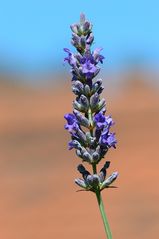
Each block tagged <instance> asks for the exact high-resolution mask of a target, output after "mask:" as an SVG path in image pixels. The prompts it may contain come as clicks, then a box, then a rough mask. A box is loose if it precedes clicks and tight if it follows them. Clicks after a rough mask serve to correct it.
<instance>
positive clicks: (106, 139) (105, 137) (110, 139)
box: [99, 128, 117, 148]
mask: <svg viewBox="0 0 159 239" xmlns="http://www.w3.org/2000/svg"><path fill="white" fill-rule="evenodd" d="M99 143H100V145H101V146H103V147H104V148H107V147H109V148H110V147H114V148H116V146H115V145H116V143H117V141H116V138H115V133H110V132H109V130H108V128H106V129H105V130H104V131H103V132H102V134H101V137H100V139H99Z"/></svg>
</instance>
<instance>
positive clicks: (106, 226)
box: [95, 190, 112, 239]
mask: <svg viewBox="0 0 159 239" xmlns="http://www.w3.org/2000/svg"><path fill="white" fill-rule="evenodd" d="M95 193H96V196H97V201H98V205H99V209H100V213H101V216H102V219H103V224H104V229H105V232H106V235H107V238H108V239H112V234H111V230H110V227H109V223H108V219H107V216H106V214H105V210H104V204H103V200H102V196H101V192H100V191H99V190H98V191H96V192H95Z"/></svg>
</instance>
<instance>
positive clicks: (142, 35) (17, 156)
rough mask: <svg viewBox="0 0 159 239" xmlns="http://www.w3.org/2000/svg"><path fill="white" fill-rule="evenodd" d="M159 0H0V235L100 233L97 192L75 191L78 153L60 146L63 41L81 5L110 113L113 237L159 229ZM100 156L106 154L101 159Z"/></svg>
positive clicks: (38, 238)
mask: <svg viewBox="0 0 159 239" xmlns="http://www.w3.org/2000/svg"><path fill="white" fill-rule="evenodd" d="M158 9H159V2H158V1H157V0H156V1H155V0H151V1H143V0H141V1H137V0H134V1H124V0H121V1H106V0H101V1H93V0H87V1H80V2H75V1H73V0H68V1H60V0H59V1H56V2H55V1H50V0H45V1H43V0H41V1H39V0H38V1H37V0H32V1H31V0H27V1H26V0H23V1H19V0H14V1H13V0H12V1H11V0H5V1H1V7H0V238H2V239H21V238H22V239H28V238H29V239H44V238H47V239H51V238H57V239H62V238H66V239H67V238H69V239H71V238H72V239H73V238H76V239H78V238H88V239H89V238H91V239H97V238H105V235H104V229H103V225H102V220H101V218H100V214H99V211H98V207H97V203H96V198H95V196H94V195H93V194H91V193H84V192H78V193H77V192H76V191H77V190H78V188H77V187H76V185H74V178H76V177H78V176H79V174H78V172H77V171H76V167H77V164H79V163H80V161H79V159H78V158H77V157H76V156H75V153H74V152H73V151H71V152H70V151H69V152H68V150H67V142H68V140H69V135H68V133H67V132H65V131H64V128H63V125H64V123H65V122H64V119H63V115H64V114H65V113H67V112H71V111H72V100H73V98H74V96H73V94H72V93H71V82H70V79H71V75H70V73H69V67H68V66H66V65H64V63H63V58H64V56H65V54H64V53H63V48H64V47H67V48H70V49H72V50H73V48H72V47H71V45H70V38H71V31H70V28H69V26H70V24H72V23H75V22H78V20H79V15H80V13H81V12H84V13H85V14H86V16H87V18H88V19H89V20H90V21H91V22H92V23H93V26H94V28H93V29H94V35H95V44H94V47H97V46H98V47H101V46H102V47H103V55H104V56H105V58H106V59H105V61H104V65H103V66H102V67H103V68H102V71H101V73H100V77H102V79H103V82H104V85H105V91H104V93H103V97H105V98H106V99H107V114H111V115H112V117H113V119H114V120H115V122H116V125H115V126H114V131H115V132H116V136H117V139H118V146H117V149H116V150H113V149H112V150H110V151H109V153H108V154H107V156H106V159H107V160H111V167H110V169H109V174H110V173H111V172H112V171H119V178H118V180H117V181H116V182H115V186H117V187H118V188H116V189H109V190H105V191H103V198H104V203H105V208H106V212H107V215H108V218H109V221H110V225H111V228H112V232H113V238H114V239H120V238H122V239H126V238H129V239H141V238H142V239H147V238H150V237H151V238H154V239H155V238H156V239H157V238H158V235H159V207H158V201H159V190H158V167H159V161H158V158H159V151H158V143H159V30H158V22H159V14H158ZM102 163H103V162H102Z"/></svg>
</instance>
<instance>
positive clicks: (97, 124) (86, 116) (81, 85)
mask: <svg viewBox="0 0 159 239" xmlns="http://www.w3.org/2000/svg"><path fill="white" fill-rule="evenodd" d="M71 30H72V40H71V43H72V45H73V46H74V47H75V48H76V50H77V52H76V53H72V52H71V51H70V50H69V49H67V48H64V51H65V52H66V53H67V57H66V58H65V59H64V61H65V62H68V64H69V65H70V67H71V74H72V92H73V93H74V94H75V95H76V99H75V100H74V101H73V113H68V114H66V115H65V116H64V117H65V119H66V121H67V123H66V124H65V129H66V130H68V132H69V133H70V135H71V141H70V142H69V144H68V147H69V149H70V150H71V149H73V148H74V149H75V150H76V154H77V156H78V157H80V158H81V159H82V161H83V162H84V161H85V162H87V163H89V164H91V165H92V166H93V167H94V166H96V165H97V164H98V163H99V162H100V161H101V159H102V158H104V156H105V154H106V153H107V151H108V150H109V148H111V147H113V148H115V147H116V143H117V141H116V138H115V133H112V132H111V131H110V129H111V127H112V126H113V125H114V121H113V119H112V118H111V116H106V115H105V113H106V109H105V105H106V103H105V99H103V98H102V99H101V98H100V95H101V93H102V91H103V89H104V87H103V86H102V80H101V79H96V80H95V79H94V78H95V77H96V76H97V75H98V73H99V71H100V67H99V64H100V63H103V60H104V56H102V55H101V50H102V48H96V49H95V50H93V51H92V50H91V46H92V44H93V41H94V36H93V32H92V24H91V23H90V22H89V21H87V20H86V18H85V15H84V14H81V16H80V23H77V24H73V25H71ZM109 164H110V162H109V161H107V162H106V163H105V165H104V166H103V168H102V169H101V170H100V172H99V174H97V172H96V170H95V171H94V172H93V174H92V175H91V174H90V173H89V172H88V171H87V170H86V169H85V167H84V166H83V165H82V164H80V165H79V166H78V168H77V169H78V171H79V172H80V173H81V174H82V177H83V178H82V179H76V180H75V183H76V184H78V185H79V186H81V187H82V188H84V189H86V190H90V191H95V190H96V189H97V188H98V189H100V190H103V189H104V188H106V187H109V185H110V184H111V183H112V182H113V181H114V180H115V179H116V178H117V175H118V173H117V172H114V173H113V174H112V175H111V176H109V177H108V178H106V170H107V168H108V167H109Z"/></svg>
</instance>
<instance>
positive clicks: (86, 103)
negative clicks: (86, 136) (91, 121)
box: [79, 95, 89, 112]
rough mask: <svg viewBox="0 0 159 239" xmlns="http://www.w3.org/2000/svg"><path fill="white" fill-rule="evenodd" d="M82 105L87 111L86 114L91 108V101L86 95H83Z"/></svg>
mask: <svg viewBox="0 0 159 239" xmlns="http://www.w3.org/2000/svg"><path fill="white" fill-rule="evenodd" d="M79 102H80V104H81V105H82V107H83V108H84V109H85V112H86V111H87V110H88V107H89V101H88V99H87V97H86V96H85V95H81V96H80V99H79Z"/></svg>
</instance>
